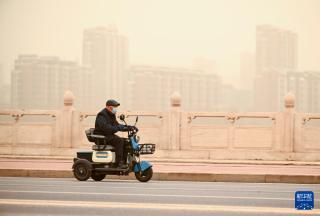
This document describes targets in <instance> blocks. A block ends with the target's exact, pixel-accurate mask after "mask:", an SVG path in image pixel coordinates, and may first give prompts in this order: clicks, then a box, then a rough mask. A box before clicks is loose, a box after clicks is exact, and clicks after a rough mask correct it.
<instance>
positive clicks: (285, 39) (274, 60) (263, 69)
mask: <svg viewBox="0 0 320 216" xmlns="http://www.w3.org/2000/svg"><path fill="white" fill-rule="evenodd" d="M297 62H298V60H297V35H296V34H295V33H293V32H290V31H287V30H283V29H278V28H275V27H273V26H269V25H260V26H257V28H256V76H255V83H254V88H255V108H256V109H257V110H261V111H277V110H279V109H281V107H283V104H280V103H279V101H280V97H281V92H283V88H284V87H283V86H282V85H281V83H282V81H281V77H283V76H284V75H285V73H286V72H287V71H288V70H296V68H297Z"/></svg>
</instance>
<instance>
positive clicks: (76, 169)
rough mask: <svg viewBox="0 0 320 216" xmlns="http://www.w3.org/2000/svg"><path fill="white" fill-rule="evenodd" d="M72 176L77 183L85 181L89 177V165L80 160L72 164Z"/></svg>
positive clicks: (85, 161)
mask: <svg viewBox="0 0 320 216" xmlns="http://www.w3.org/2000/svg"><path fill="white" fill-rule="evenodd" d="M73 175H74V177H75V178H76V179H78V180H79V181H86V180H88V179H89V178H90V176H91V163H90V162H89V161H87V160H84V159H80V160H77V161H76V162H75V163H74V164H73Z"/></svg>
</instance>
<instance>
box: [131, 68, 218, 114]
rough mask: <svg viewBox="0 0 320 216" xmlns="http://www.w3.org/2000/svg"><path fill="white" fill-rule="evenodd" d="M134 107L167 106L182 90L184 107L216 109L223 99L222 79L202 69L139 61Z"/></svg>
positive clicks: (150, 108)
mask: <svg viewBox="0 0 320 216" xmlns="http://www.w3.org/2000/svg"><path fill="white" fill-rule="evenodd" d="M130 73H131V74H132V76H133V81H132V91H131V92H132V97H131V98H132V101H131V107H132V109H134V110H156V111H162V110H167V109H169V107H170V97H171V95H172V94H173V93H174V92H179V93H180V94H181V99H182V108H183V109H185V110H196V111H216V110H217V109H218V106H219V102H220V93H221V92H220V90H221V79H220V77H218V76H217V75H215V74H208V73H204V72H203V71H201V70H196V69H187V68H173V67H159V66H147V65H135V66H132V67H131V68H130Z"/></svg>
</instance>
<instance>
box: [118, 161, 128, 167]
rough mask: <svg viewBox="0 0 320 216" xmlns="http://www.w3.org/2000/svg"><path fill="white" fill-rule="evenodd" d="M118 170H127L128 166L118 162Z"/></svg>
mask: <svg viewBox="0 0 320 216" xmlns="http://www.w3.org/2000/svg"><path fill="white" fill-rule="evenodd" d="M118 168H120V169H127V168H128V165H127V164H125V163H123V162H122V161H120V162H119V164H118Z"/></svg>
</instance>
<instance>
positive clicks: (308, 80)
mask: <svg viewBox="0 0 320 216" xmlns="http://www.w3.org/2000/svg"><path fill="white" fill-rule="evenodd" d="M282 81H283V82H284V83H283V85H284V86H285V87H286V91H285V92H283V95H284V94H286V93H287V92H292V93H293V94H294V95H295V98H296V100H295V101H296V105H295V107H296V110H297V111H298V112H310V113H315V112H320V102H319V99H320V71H319V72H316V71H304V72H302V71H289V72H288V73H287V74H286V77H285V78H284V79H283V80H282ZM280 102H281V103H283V100H281V101H280Z"/></svg>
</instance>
